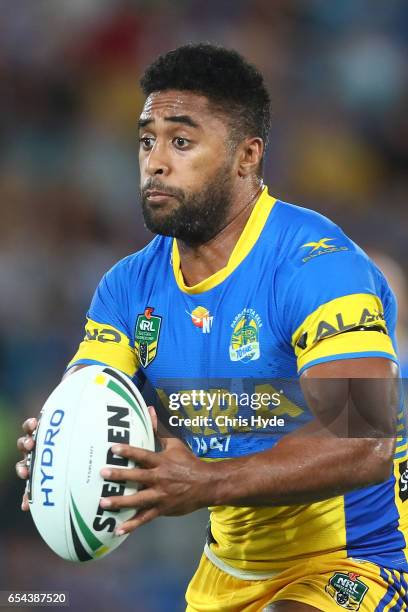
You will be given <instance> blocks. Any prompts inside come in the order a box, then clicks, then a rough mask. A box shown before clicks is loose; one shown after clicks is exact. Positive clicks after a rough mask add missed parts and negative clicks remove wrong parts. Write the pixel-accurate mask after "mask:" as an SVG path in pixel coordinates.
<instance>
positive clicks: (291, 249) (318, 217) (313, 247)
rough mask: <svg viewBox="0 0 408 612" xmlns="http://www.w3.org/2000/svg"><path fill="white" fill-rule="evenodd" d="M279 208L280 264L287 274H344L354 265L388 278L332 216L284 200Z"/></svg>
mask: <svg viewBox="0 0 408 612" xmlns="http://www.w3.org/2000/svg"><path fill="white" fill-rule="evenodd" d="M275 208H276V210H275V221H276V222H275V224H274V225H275V228H276V231H277V234H278V236H277V240H278V246H279V249H278V251H279V255H278V259H279V261H278V268H279V269H280V270H281V271H282V272H283V274H285V276H290V277H293V276H298V275H300V276H309V275H316V274H320V273H322V274H324V271H325V270H326V271H327V273H329V272H330V273H338V274H342V273H346V271H347V270H350V268H351V267H352V268H353V269H354V270H355V272H356V274H358V271H359V270H365V271H366V272H367V271H370V273H371V274H372V275H373V277H375V279H376V281H377V282H380V283H383V282H386V281H385V279H384V278H383V277H382V274H381V272H380V271H379V269H378V268H377V266H376V265H375V264H374V263H373V261H372V260H371V259H370V258H369V256H368V255H367V253H366V252H365V251H364V250H363V249H362V248H361V247H360V246H359V245H357V244H356V243H355V242H354V241H353V240H352V239H351V238H350V237H349V236H347V234H345V232H344V231H343V230H342V228H341V227H339V226H338V225H337V224H336V223H334V222H333V221H332V220H330V219H329V218H327V217H325V216H324V215H322V214H320V213H318V212H316V211H314V210H310V209H307V208H303V207H301V206H297V205H294V204H289V203H288V202H283V201H281V200H278V201H277V202H276V205H275ZM322 280H323V279H322Z"/></svg>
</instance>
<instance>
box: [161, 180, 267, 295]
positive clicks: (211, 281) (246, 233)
mask: <svg viewBox="0 0 408 612" xmlns="http://www.w3.org/2000/svg"><path fill="white" fill-rule="evenodd" d="M275 203H276V198H273V197H272V196H270V195H269V194H268V188H267V187H264V188H263V190H262V193H261V195H260V196H259V198H258V200H257V202H256V204H255V206H254V208H253V210H252V212H251V215H250V217H249V219H248V221H247V224H246V225H245V227H244V230H243V232H242V234H241V236H240V238H239V240H238V242H237V243H236V245H235V247H234V249H233V251H232V253H231V255H230V258H229V260H228V263H227V265H226V266H225V267H224V268H221V270H218V272H216V273H215V274H212V275H211V276H209V277H208V278H206V279H204V280H203V281H201V282H200V283H198V284H197V285H193V286H192V287H189V286H188V285H186V284H185V282H184V278H183V274H182V272H181V268H180V254H179V250H178V246H177V240H175V239H174V240H173V257H172V260H173V270H174V276H175V278H176V282H177V285H178V286H179V288H180V289H181V291H184V293H190V294H195V293H202V292H203V291H209V289H212V288H213V287H216V285H219V284H220V283H222V282H223V281H224V280H225V279H226V278H227V277H228V276H229V275H230V274H231V273H232V272H233V271H234V270H235V268H237V267H238V266H239V264H240V263H241V262H242V261H243V260H244V259H245V257H246V256H247V255H248V253H249V252H250V251H251V249H252V247H253V246H254V245H255V243H256V241H257V240H258V238H259V236H260V234H261V232H262V230H263V228H264V225H265V223H266V221H267V219H268V217H269V213H270V212H271V210H272V208H273V207H274V205H275Z"/></svg>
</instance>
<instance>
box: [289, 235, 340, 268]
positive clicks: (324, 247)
mask: <svg viewBox="0 0 408 612" xmlns="http://www.w3.org/2000/svg"><path fill="white" fill-rule="evenodd" d="M332 240H335V238H320V240H318V241H317V242H306V243H305V244H302V245H301V247H300V248H301V249H305V248H310V249H311V251H309V255H307V256H306V257H303V259H302V261H303V262H304V263H306V262H307V261H309V259H313V258H314V257H318V256H319V255H325V254H327V253H336V252H337V251H348V247H345V246H341V247H337V246H335V245H334V244H327V243H328V242H331V241H332Z"/></svg>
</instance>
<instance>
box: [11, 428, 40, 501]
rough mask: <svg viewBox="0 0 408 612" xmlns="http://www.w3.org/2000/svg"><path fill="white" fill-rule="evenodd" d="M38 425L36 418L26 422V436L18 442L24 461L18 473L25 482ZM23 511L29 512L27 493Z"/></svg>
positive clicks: (20, 463)
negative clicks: (34, 433)
mask: <svg viewBox="0 0 408 612" xmlns="http://www.w3.org/2000/svg"><path fill="white" fill-rule="evenodd" d="M37 425H38V421H37V419H35V418H31V419H27V420H26V421H24V423H23V425H22V427H23V431H24V433H25V435H24V436H21V438H18V440H17V448H18V450H19V451H21V452H22V453H23V459H22V460H21V461H18V462H17V463H16V473H17V476H18V477H19V478H22V479H23V480H27V478H28V467H27V456H28V453H30V452H31V451H32V450H33V448H34V445H35V442H34V440H33V432H34V430H35V429H36V427H37ZM21 509H22V510H24V511H27V510H28V509H29V505H28V499H27V495H26V493H24V495H23V501H22V504H21Z"/></svg>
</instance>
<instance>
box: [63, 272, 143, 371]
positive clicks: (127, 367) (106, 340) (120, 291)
mask: <svg viewBox="0 0 408 612" xmlns="http://www.w3.org/2000/svg"><path fill="white" fill-rule="evenodd" d="M123 268H124V266H119V265H117V266H115V267H114V268H112V270H110V271H109V272H107V274H105V276H104V277H103V278H102V280H101V282H100V283H99V286H98V288H97V289H96V291H95V294H94V296H93V299H92V302H91V306H90V308H89V311H88V313H87V322H86V325H85V337H84V339H83V341H82V342H81V344H80V345H79V348H78V351H77V352H76V354H75V355H74V357H73V358H72V360H71V361H70V362H69V364H68V368H70V367H72V366H74V365H78V364H106V365H109V366H111V367H114V368H117V369H118V370H121V371H122V372H125V373H126V374H128V375H129V376H134V374H135V373H136V371H137V369H138V361H137V357H136V352H135V349H134V346H133V343H132V340H131V338H132V334H131V331H130V326H129V304H128V297H127V291H126V283H125V279H124V276H125V275H124V269H123Z"/></svg>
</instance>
